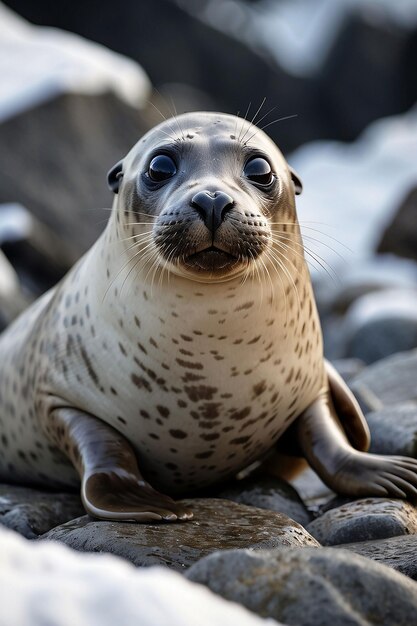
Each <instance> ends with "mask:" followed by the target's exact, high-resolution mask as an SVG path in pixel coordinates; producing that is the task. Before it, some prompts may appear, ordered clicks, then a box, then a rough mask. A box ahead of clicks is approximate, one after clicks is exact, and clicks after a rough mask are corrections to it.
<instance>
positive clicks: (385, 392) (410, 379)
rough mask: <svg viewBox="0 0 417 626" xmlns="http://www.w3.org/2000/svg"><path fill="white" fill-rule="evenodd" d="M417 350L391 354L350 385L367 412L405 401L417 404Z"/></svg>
mask: <svg viewBox="0 0 417 626" xmlns="http://www.w3.org/2000/svg"><path fill="white" fill-rule="evenodd" d="M416 380H417V350H411V351H410V352H402V353H400V354H395V355H393V356H390V357H387V358H386V359H383V360H382V361H379V362H378V363H374V364H373V365H371V366H369V367H367V368H366V369H364V370H363V371H362V372H361V373H360V374H359V375H358V376H356V377H355V378H354V379H353V381H352V382H351V384H350V386H351V389H352V390H353V392H354V393H355V395H356V397H357V398H358V400H359V401H360V403H361V406H362V408H363V409H364V411H365V412H366V413H368V412H369V411H378V410H380V409H382V408H384V407H392V406H395V405H398V404H401V403H415V404H416V405H417V385H416Z"/></svg>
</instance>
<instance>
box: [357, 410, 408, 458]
mask: <svg viewBox="0 0 417 626" xmlns="http://www.w3.org/2000/svg"><path fill="white" fill-rule="evenodd" d="M366 421H367V422H368V425H369V429H370V431H371V447H370V452H374V453H375V454H393V455H400V456H412V457H414V458H417V405H416V404H414V403H410V404H402V405H399V406H393V407H389V408H386V409H382V410H381V411H376V412H375V413H368V414H367V416H366Z"/></svg>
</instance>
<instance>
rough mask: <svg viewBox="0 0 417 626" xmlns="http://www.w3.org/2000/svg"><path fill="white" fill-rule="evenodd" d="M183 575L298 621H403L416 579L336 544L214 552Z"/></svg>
mask: <svg viewBox="0 0 417 626" xmlns="http://www.w3.org/2000/svg"><path fill="white" fill-rule="evenodd" d="M186 577H187V578H188V579H189V580H192V581H194V582H198V583H202V584H204V585H207V586H208V587H209V588H210V589H211V590H212V591H214V592H215V593H218V594H219V595H221V596H223V597H224V598H226V599H228V600H232V601H234V602H239V603H241V604H243V605H244V606H246V607H247V608H248V609H250V610H251V611H254V612H255V613H258V614H259V615H262V616H263V617H273V618H274V619H277V620H281V621H283V622H284V623H288V624H293V625H296V626H318V624H320V626H335V625H336V624H337V626H371V625H375V626H381V625H382V624H383V625H384V626H409V625H410V624H414V623H415V617H416V611H417V584H416V583H415V582H414V581H412V580H410V579H409V578H406V577H405V576H402V575H401V574H399V573H398V572H395V571H393V570H391V569H389V568H388V567H385V566H384V565H381V564H380V563H375V562H374V561H371V560H370V559H365V558H364V557H361V556H359V555H357V554H354V553H352V552H348V551H347V550H341V549H336V548H316V549H310V548H303V549H301V550H300V549H297V548H281V549H278V550H270V551H262V552H250V551H249V550H232V551H228V552H218V553H216V554H212V555H210V556H208V557H206V558H204V559H202V560H201V561H199V562H198V563H196V564H195V565H193V567H191V568H190V569H189V570H188V572H187V573H186Z"/></svg>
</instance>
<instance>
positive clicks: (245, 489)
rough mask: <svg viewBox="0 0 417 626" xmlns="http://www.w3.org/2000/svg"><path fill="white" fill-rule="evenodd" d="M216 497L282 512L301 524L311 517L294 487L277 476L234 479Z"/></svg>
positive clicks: (306, 522)
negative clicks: (233, 481)
mask: <svg viewBox="0 0 417 626" xmlns="http://www.w3.org/2000/svg"><path fill="white" fill-rule="evenodd" d="M217 497H219V498H225V499H226V500H233V502H238V503H239V504H247V505H249V506H256V507H258V508H260V509H268V510H269V511H277V512H278V513H283V514H284V515H287V516H288V517H290V518H291V519H293V520H295V521H296V522H298V523H299V524H301V525H302V526H305V525H306V524H308V523H309V522H310V521H311V519H312V515H311V513H310V512H309V511H308V510H307V507H306V506H305V504H304V502H303V501H302V500H301V498H300V496H299V495H298V493H297V491H296V490H295V489H294V487H292V486H291V485H290V484H289V483H287V482H286V481H285V480H280V479H279V478H270V477H265V476H254V477H251V478H246V479H244V480H241V481H236V482H235V483H233V484H232V485H230V486H229V487H227V488H226V489H223V490H222V491H220V492H219V493H218V494H217Z"/></svg>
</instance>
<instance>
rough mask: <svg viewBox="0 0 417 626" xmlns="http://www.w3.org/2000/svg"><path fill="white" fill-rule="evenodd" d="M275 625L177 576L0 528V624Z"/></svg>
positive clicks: (125, 625) (167, 571)
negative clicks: (33, 539)
mask: <svg viewBox="0 0 417 626" xmlns="http://www.w3.org/2000/svg"><path fill="white" fill-rule="evenodd" d="M29 624H30V626H45V625H46V624H50V625H51V626H74V624H76V625H77V626H114V625H115V624H123V626H138V625H140V626H163V625H165V624H169V626H195V625H196V624H198V626H228V625H229V624H239V626H274V625H275V626H277V622H276V621H274V620H272V619H266V620H263V619H261V618H258V617H257V616H256V615H254V614H252V613H249V611H247V610H246V609H244V608H243V607H240V606H238V605H237V604H233V603H231V602H227V601H226V600H223V599H222V598H220V597H219V596H216V595H214V594H213V593H212V592H210V591H209V590H208V589H206V588H204V587H202V586H200V585H196V584H194V583H191V582H189V581H187V580H186V579H184V578H183V577H182V576H181V575H180V574H177V573H174V572H171V571H169V570H167V569H164V568H160V567H152V568H144V569H135V568H134V567H133V566H132V565H130V564H129V563H126V562H124V561H122V560H121V559H118V558H116V557H114V556H111V555H104V554H100V555H91V554H90V555H88V554H80V553H77V552H73V551H72V550H70V549H69V548H67V547H66V546H63V545H59V544H57V543H53V542H47V541H45V542H42V541H41V542H30V541H28V540H26V539H23V538H22V537H20V536H19V535H17V534H16V533H14V532H12V531H9V530H6V529H3V528H1V527H0V626H27V625H29Z"/></svg>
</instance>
